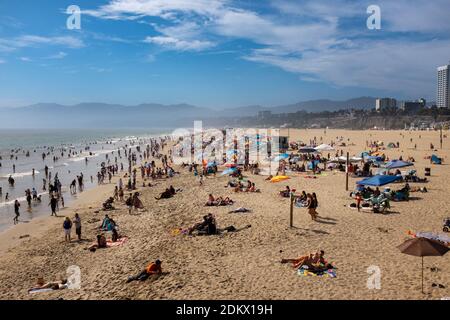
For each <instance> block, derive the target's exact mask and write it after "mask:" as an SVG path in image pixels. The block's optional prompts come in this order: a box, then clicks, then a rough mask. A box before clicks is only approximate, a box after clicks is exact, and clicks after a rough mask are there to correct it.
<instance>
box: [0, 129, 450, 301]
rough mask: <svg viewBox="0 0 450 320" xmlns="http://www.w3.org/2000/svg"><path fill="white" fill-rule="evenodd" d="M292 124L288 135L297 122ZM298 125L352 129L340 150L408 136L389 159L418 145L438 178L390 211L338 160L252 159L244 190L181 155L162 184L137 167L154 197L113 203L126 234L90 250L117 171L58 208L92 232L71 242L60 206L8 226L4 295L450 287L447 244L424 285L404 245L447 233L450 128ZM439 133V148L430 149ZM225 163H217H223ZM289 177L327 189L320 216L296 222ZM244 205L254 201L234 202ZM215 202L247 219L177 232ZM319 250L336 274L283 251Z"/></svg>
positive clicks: (147, 295) (301, 293)
mask: <svg viewBox="0 0 450 320" xmlns="http://www.w3.org/2000/svg"><path fill="white" fill-rule="evenodd" d="M282 134H286V135H287V130H283V132H282ZM444 134H447V132H444ZM289 136H290V140H291V141H299V140H301V141H303V142H305V143H306V144H308V142H309V141H310V140H311V139H314V137H316V139H317V140H318V141H321V143H322V142H323V143H330V142H331V141H337V140H338V139H337V137H343V140H342V142H345V144H346V146H345V147H344V146H342V147H341V146H336V147H335V149H336V150H337V151H330V153H332V154H333V155H332V156H334V153H335V152H339V153H340V151H341V150H342V152H343V154H344V155H345V154H346V153H347V152H349V155H350V156H359V155H360V154H361V152H362V151H365V150H366V149H367V147H366V141H383V142H384V145H385V146H386V145H387V144H388V143H390V142H394V143H397V142H399V145H400V147H399V148H391V149H389V148H386V149H383V150H380V151H382V152H383V153H385V155H386V156H387V157H389V159H398V158H399V157H400V156H402V157H403V158H404V159H406V158H409V157H413V158H414V159H415V162H414V169H415V170H417V175H418V176H420V177H423V176H424V172H425V168H427V167H428V168H431V176H429V177H427V178H428V180H429V181H428V182H426V183H411V185H412V186H414V187H416V186H417V187H424V186H425V187H426V188H427V190H428V192H426V193H421V192H414V193H411V197H410V200H409V201H401V202H396V201H392V202H391V208H390V210H389V211H388V212H386V213H383V214H377V213H372V212H363V211H361V212H358V211H356V210H355V209H351V208H349V207H348V205H349V204H350V203H352V202H353V200H352V198H351V197H350V196H349V194H350V191H351V190H354V188H355V182H356V181H358V180H361V178H353V177H351V178H350V179H349V191H347V190H346V189H345V182H346V177H345V172H340V171H338V170H326V171H323V172H322V173H321V174H320V175H315V176H314V175H312V173H311V172H305V173H303V172H302V173H297V172H293V173H287V175H288V176H289V177H290V179H288V180H285V181H282V182H278V183H271V182H269V181H266V178H267V176H263V175H253V174H252V173H250V172H246V171H244V172H243V175H244V177H245V178H246V179H248V180H251V181H252V182H254V183H255V185H256V187H257V188H259V189H260V191H261V192H259V193H246V192H238V193H235V192H234V191H233V189H232V188H225V185H226V184H227V182H228V180H229V177H228V176H221V175H220V174H218V175H217V176H215V177H214V176H212V175H211V176H208V177H206V178H205V179H204V181H203V184H202V185H200V183H199V182H198V178H197V177H194V175H193V174H192V172H189V171H188V170H187V169H186V168H181V167H180V166H177V165H174V168H175V169H176V171H179V172H180V174H179V175H175V176H174V177H173V178H169V179H161V180H156V181H151V183H152V184H153V186H152V187H148V186H147V187H142V180H141V178H140V176H139V175H138V183H137V186H138V187H139V188H138V190H137V191H139V193H140V199H141V200H142V202H143V205H144V207H145V209H143V210H139V211H138V212H135V213H133V214H129V213H128V208H127V207H126V205H125V204H124V203H115V207H116V210H113V211H108V212H107V214H109V215H110V216H111V217H113V218H114V220H115V221H116V222H117V224H118V225H119V228H120V233H121V234H123V235H126V237H127V241H125V242H124V243H123V244H122V245H120V246H115V247H111V248H106V249H99V250H96V251H95V252H91V251H89V250H85V248H86V247H87V246H88V245H89V244H90V243H92V242H93V241H95V237H96V235H97V234H98V230H96V227H98V225H99V224H100V223H101V219H102V218H103V217H104V215H105V212H104V211H102V210H101V206H102V203H103V201H105V199H106V198H107V197H109V196H112V193H113V189H114V185H115V183H116V182H117V179H118V178H117V177H116V178H115V179H113V181H112V183H111V184H105V185H102V186H99V187H97V188H95V189H92V190H89V191H86V192H84V193H83V194H81V195H79V196H78V199H77V200H75V201H74V202H73V203H71V204H70V207H67V208H66V209H64V211H61V212H60V214H61V215H62V216H68V217H70V218H72V217H73V215H74V214H75V212H77V213H78V214H79V215H80V217H81V219H82V226H83V238H84V239H86V240H85V241H83V242H81V243H79V242H77V241H75V240H72V242H71V243H66V242H64V235H63V230H62V222H63V219H62V218H59V217H58V218H55V217H43V218H39V219H35V220H33V221H31V222H30V223H26V224H19V225H18V226H16V227H13V228H10V229H8V230H7V231H5V232H3V233H2V234H1V235H0V253H1V254H0V299H59V298H62V299H82V300H84V299H108V300H110V299H113V300H114V299H255V300H258V299H333V300H335V299H441V298H444V297H448V296H450V288H449V286H450V272H449V270H448V266H449V265H450V255H449V254H447V255H444V256H443V257H425V259H424V261H425V269H424V279H425V280H424V283H425V292H426V293H425V294H423V293H421V269H420V268H421V260H420V258H418V257H413V256H409V255H405V254H402V253H400V251H399V250H398V249H397V246H398V245H400V244H401V243H402V242H404V241H405V240H407V239H410V238H411V235H408V231H412V232H420V231H429V232H436V233H442V223H443V219H444V218H446V217H449V216H450V202H449V194H450V193H449V192H450V184H449V183H448V181H450V170H449V167H448V165H449V161H450V140H449V139H448V138H447V137H445V138H444V140H443V149H440V147H439V132H437V131H377V130H365V131H350V130H332V129H328V130H326V132H325V131H324V129H308V130H306V129H301V130H300V129H290V130H289ZM320 137H321V138H322V139H320ZM411 139H412V142H411ZM430 143H432V144H434V147H435V149H436V151H433V150H430ZM414 145H416V148H414ZM289 152H290V151H289ZM326 153H327V152H324V155H326ZM431 154H437V155H438V156H439V157H441V158H442V159H443V163H442V164H441V165H434V164H430V160H429V159H426V157H427V156H430V155H431ZM156 161H157V163H160V162H158V161H159V160H156ZM224 169H225V168H224V167H219V172H220V171H222V170H224ZM148 182H150V181H146V183H148ZM170 185H173V186H174V187H175V188H176V189H178V188H180V189H181V190H182V191H181V192H177V193H176V194H175V196H173V197H172V198H169V199H161V200H156V199H155V197H157V196H158V195H159V194H160V193H161V192H163V191H164V190H165V188H167V187H169V186H170ZM286 186H290V187H291V188H294V189H296V190H297V192H301V191H303V190H305V191H306V192H315V193H316V194H317V197H318V201H319V207H318V208H317V211H318V212H319V215H320V219H319V220H318V221H312V220H311V218H310V216H309V215H308V213H307V210H306V209H304V208H294V220H293V224H294V226H293V227H292V228H291V227H290V226H289V208H290V199H289V198H282V197H280V195H279V191H280V190H283V189H284V188H285V187H286ZM402 186H403V184H398V186H397V185H395V186H394V187H399V188H401V187H402ZM126 194H127V193H126ZM209 194H213V195H214V196H215V197H217V196H222V197H230V198H231V199H233V201H234V204H233V205H231V206H217V207H207V206H205V203H206V201H207V200H208V195H209ZM238 207H245V208H248V209H251V212H248V213H229V211H230V210H232V209H235V208H238ZM207 213H212V214H213V215H214V216H215V218H216V221H217V223H218V226H219V228H224V227H227V226H234V227H235V228H237V229H238V231H237V232H224V233H222V234H220V235H212V236H189V235H185V234H178V233H177V232H176V229H179V228H188V227H190V226H192V225H193V224H194V223H196V222H199V221H201V219H202V216H204V215H205V214H207ZM49 215H50V213H49ZM21 236H22V238H20V237H21ZM23 236H25V237H23ZM73 238H75V235H73ZM317 250H324V252H325V257H326V259H327V261H328V262H331V263H332V264H333V265H334V266H335V267H336V277H335V278H331V277H326V276H322V277H320V276H301V275H299V274H298V273H297V270H296V269H294V268H292V266H291V265H290V264H281V263H280V261H281V259H283V258H296V257H298V256H301V255H304V254H307V253H309V252H314V251H317ZM156 259H160V260H161V261H162V269H163V274H162V275H160V276H159V277H155V278H151V279H148V280H147V281H142V282H141V281H135V282H131V283H127V281H126V280H127V277H128V276H130V275H134V274H136V273H138V272H139V271H140V270H142V269H143V268H144V267H145V266H146V265H147V264H148V263H149V262H151V261H154V260H156ZM72 265H76V266H78V267H79V268H80V271H81V287H80V288H79V289H65V290H55V291H52V292H42V293H34V294H29V293H28V289H29V288H31V287H32V286H34V285H35V283H36V279H37V278H38V277H43V278H44V279H45V280H46V281H53V280H58V279H59V278H61V277H63V276H64V275H65V274H66V270H67V268H68V267H69V266H72ZM371 266H372V267H373V266H376V267H378V268H379V270H380V271H381V278H380V285H381V287H380V288H379V289H376V288H375V289H370V288H368V286H367V283H368V279H369V278H370V276H371V273H370V270H371V269H370V268H371ZM368 268H369V272H368ZM433 284H437V285H436V286H433ZM439 284H440V285H441V286H442V287H439V286H438V285H439Z"/></svg>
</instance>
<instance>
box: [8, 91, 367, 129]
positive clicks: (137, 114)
mask: <svg viewBox="0 0 450 320" xmlns="http://www.w3.org/2000/svg"><path fill="white" fill-rule="evenodd" d="M375 99H376V98H373V97H360V98H355V99H350V100H345V101H333V100H310V101H303V102H298V103H295V104H290V105H283V106H277V107H262V106H246V107H238V108H230V109H224V110H214V109H210V108H203V107H197V106H193V105H189V104H175V105H163V104H156V103H148V104H140V105H136V106H124V105H119V104H106V103H81V104H77V105H73V106H67V105H60V104H55V103H39V104H34V105H30V106H26V107H18V108H0V119H1V121H0V128H106V127H117V128H119V127H141V128H144V127H149V126H152V127H155V128H170V127H180V126H186V125H189V127H191V126H192V121H193V120H201V119H208V118H209V119H210V118H219V117H220V118H235V117H245V116H255V115H257V113H258V112H259V111H271V112H272V113H291V112H297V111H307V112H322V111H327V110H328V111H337V110H342V109H349V108H353V109H371V108H374V107H375Z"/></svg>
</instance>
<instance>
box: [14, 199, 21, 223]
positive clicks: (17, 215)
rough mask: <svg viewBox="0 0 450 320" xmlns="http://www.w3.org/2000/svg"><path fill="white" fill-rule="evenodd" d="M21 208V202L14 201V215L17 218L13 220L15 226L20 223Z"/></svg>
mask: <svg viewBox="0 0 450 320" xmlns="http://www.w3.org/2000/svg"><path fill="white" fill-rule="evenodd" d="M19 208H20V203H19V200H16V201H14V213H15V214H16V216H15V217H14V219H13V221H14V224H18V223H19V216H20V212H19Z"/></svg>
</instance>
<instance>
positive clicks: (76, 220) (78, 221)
mask: <svg viewBox="0 0 450 320" xmlns="http://www.w3.org/2000/svg"><path fill="white" fill-rule="evenodd" d="M73 224H74V225H75V233H76V235H77V237H78V241H81V218H80V216H79V215H78V213H75V217H74V218H73Z"/></svg>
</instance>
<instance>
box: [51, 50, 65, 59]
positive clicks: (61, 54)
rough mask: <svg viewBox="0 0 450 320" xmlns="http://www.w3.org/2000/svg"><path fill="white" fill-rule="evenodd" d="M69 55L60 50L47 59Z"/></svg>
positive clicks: (62, 57)
mask: <svg viewBox="0 0 450 320" xmlns="http://www.w3.org/2000/svg"><path fill="white" fill-rule="evenodd" d="M65 57H67V53H65V52H63V51H60V52H58V53H56V54H54V55H51V56H48V57H47V59H64V58H65Z"/></svg>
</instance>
